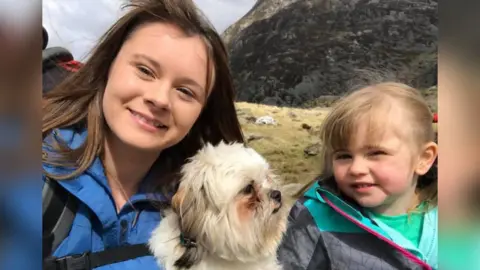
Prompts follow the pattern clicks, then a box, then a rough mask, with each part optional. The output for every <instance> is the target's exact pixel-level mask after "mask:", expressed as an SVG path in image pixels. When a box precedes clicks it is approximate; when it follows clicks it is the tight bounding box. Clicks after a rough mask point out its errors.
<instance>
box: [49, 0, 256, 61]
mask: <svg viewBox="0 0 480 270" xmlns="http://www.w3.org/2000/svg"><path fill="white" fill-rule="evenodd" d="M159 1H160V0H159ZM194 2H195V3H196V4H197V6H198V7H199V8H200V9H201V10H202V11H203V13H205V15H206V16H207V17H208V19H209V20H210V21H211V23H212V24H213V25H214V26H215V28H216V29H217V31H218V32H219V33H222V32H223V31H224V30H225V29H227V28H228V26H230V25H231V24H233V23H235V22H236V21H237V20H238V19H240V18H241V17H242V16H243V15H245V14H246V13H247V12H248V11H249V10H250V9H251V8H252V7H253V4H254V3H255V2H256V0H194ZM124 3H125V0H43V7H42V9H43V19H42V20H43V26H44V27H45V29H47V31H48V34H49V42H48V43H49V44H48V47H55V46H61V47H64V48H66V49H68V50H69V51H70V52H71V53H72V54H73V57H74V58H75V59H76V60H79V61H82V60H85V58H86V57H87V56H88V53H89V51H90V49H91V48H92V47H93V45H94V44H95V42H96V41H97V40H98V38H100V36H101V35H102V34H103V33H104V32H105V31H106V30H107V29H108V28H109V27H110V26H111V25H112V24H113V22H115V20H117V19H118V18H119V17H120V16H121V15H122V10H121V9H120V7H121V6H122V4H124Z"/></svg>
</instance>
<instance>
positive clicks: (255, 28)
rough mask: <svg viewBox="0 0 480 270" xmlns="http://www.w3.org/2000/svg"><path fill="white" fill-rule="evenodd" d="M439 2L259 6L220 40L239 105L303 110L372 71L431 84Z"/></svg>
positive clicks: (356, 0) (355, 0)
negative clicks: (246, 103) (247, 103)
mask: <svg viewBox="0 0 480 270" xmlns="http://www.w3.org/2000/svg"><path fill="white" fill-rule="evenodd" d="M437 6H438V0H258V1H257V3H256V4H255V5H254V7H253V8H252V9H251V10H250V11H249V12H248V13H247V14H246V15H245V16H244V17H243V18H241V19H240V20H239V21H238V22H236V23H235V24H234V25H232V26H230V27H229V28H228V29H227V30H226V31H225V32H224V33H223V38H224V41H225V42H226V44H227V46H228V49H229V52H230V57H231V60H230V61H231V63H230V64H231V68H232V72H233V75H234V80H235V85H236V87H237V89H238V91H239V92H238V100H239V101H247V102H254V103H263V104H270V105H280V106H305V105H306V104H309V103H310V104H311V103H312V101H314V100H316V99H318V98H322V97H325V96H336V95H339V94H342V93H344V92H345V91H347V90H349V88H350V87H351V86H352V84H354V83H355V84H356V83H357V82H360V81H361V80H363V79H365V78H366V77H368V76H365V74H368V73H364V72H360V71H359V70H374V71H378V72H381V73H382V74H390V75H391V76H393V77H394V78H396V79H398V80H401V81H403V82H406V83H409V84H411V85H413V86H415V87H418V88H422V89H425V88H429V87H431V86H433V85H436V83H437V55H436V52H437V38H438V26H437V25H438V14H437Z"/></svg>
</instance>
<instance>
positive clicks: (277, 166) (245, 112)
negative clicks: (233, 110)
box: [237, 102, 328, 183]
mask: <svg viewBox="0 0 480 270" xmlns="http://www.w3.org/2000/svg"><path fill="white" fill-rule="evenodd" d="M237 111H238V113H239V118H240V122H241V124H242V129H243V132H244V133H245V135H246V137H248V136H249V135H251V134H257V135H261V136H263V138H262V139H258V140H253V141H251V142H249V146H251V147H252V148H253V149H255V150H256V151H258V152H259V153H260V154H262V155H263V156H264V157H265V158H266V159H267V160H268V161H269V162H270V164H271V166H272V168H273V169H274V170H275V171H276V172H277V174H279V175H280V177H281V178H282V180H283V181H284V182H285V183H307V182H309V181H310V180H312V179H313V178H314V177H315V176H316V175H317V174H318V173H319V170H318V168H319V167H320V159H319V156H306V155H305V154H304V149H305V148H306V147H308V146H309V145H311V144H315V143H318V142H319V139H318V137H317V136H316V134H315V131H316V130H318V127H319V126H320V124H321V122H322V120H323V119H324V117H325V115H326V114H327V113H328V109H323V108H322V109H321V108H316V109H309V110H307V109H296V108H281V107H274V106H266V105H258V104H249V103H244V102H241V103H237ZM292 113H293V114H295V117H292V115H291V114H292ZM265 115H269V116H272V117H273V118H274V119H275V120H276V121H277V125H276V126H272V125H256V124H254V123H252V122H248V121H247V120H246V118H248V117H251V116H253V117H256V118H258V117H260V116H265ZM302 124H307V125H309V126H311V129H310V130H306V129H304V128H302Z"/></svg>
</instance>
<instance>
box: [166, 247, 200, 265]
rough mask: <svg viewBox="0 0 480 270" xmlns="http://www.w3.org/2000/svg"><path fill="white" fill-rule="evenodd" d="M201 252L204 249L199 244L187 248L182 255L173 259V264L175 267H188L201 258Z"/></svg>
mask: <svg viewBox="0 0 480 270" xmlns="http://www.w3.org/2000/svg"><path fill="white" fill-rule="evenodd" d="M203 253H204V249H203V247H202V246H200V245H197V246H195V247H191V248H187V249H185V252H184V253H183V254H182V256H180V258H178V259H177V260H176V261H175V263H174V265H173V266H175V267H177V268H178V269H189V268H191V267H192V266H193V265H196V264H198V263H199V262H200V261H201V260H202V257H203Z"/></svg>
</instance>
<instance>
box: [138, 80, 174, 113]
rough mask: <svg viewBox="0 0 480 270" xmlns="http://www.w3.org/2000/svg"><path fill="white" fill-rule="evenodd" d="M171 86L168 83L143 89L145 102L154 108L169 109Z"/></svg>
mask: <svg viewBox="0 0 480 270" xmlns="http://www.w3.org/2000/svg"><path fill="white" fill-rule="evenodd" d="M171 92H172V87H171V85H170V84H168V83H163V84H160V85H156V87H151V88H150V89H148V90H147V91H145V94H144V99H145V102H146V103H147V104H149V105H151V106H153V107H155V109H159V110H161V109H169V108H170V103H171V96H170V95H171Z"/></svg>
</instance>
